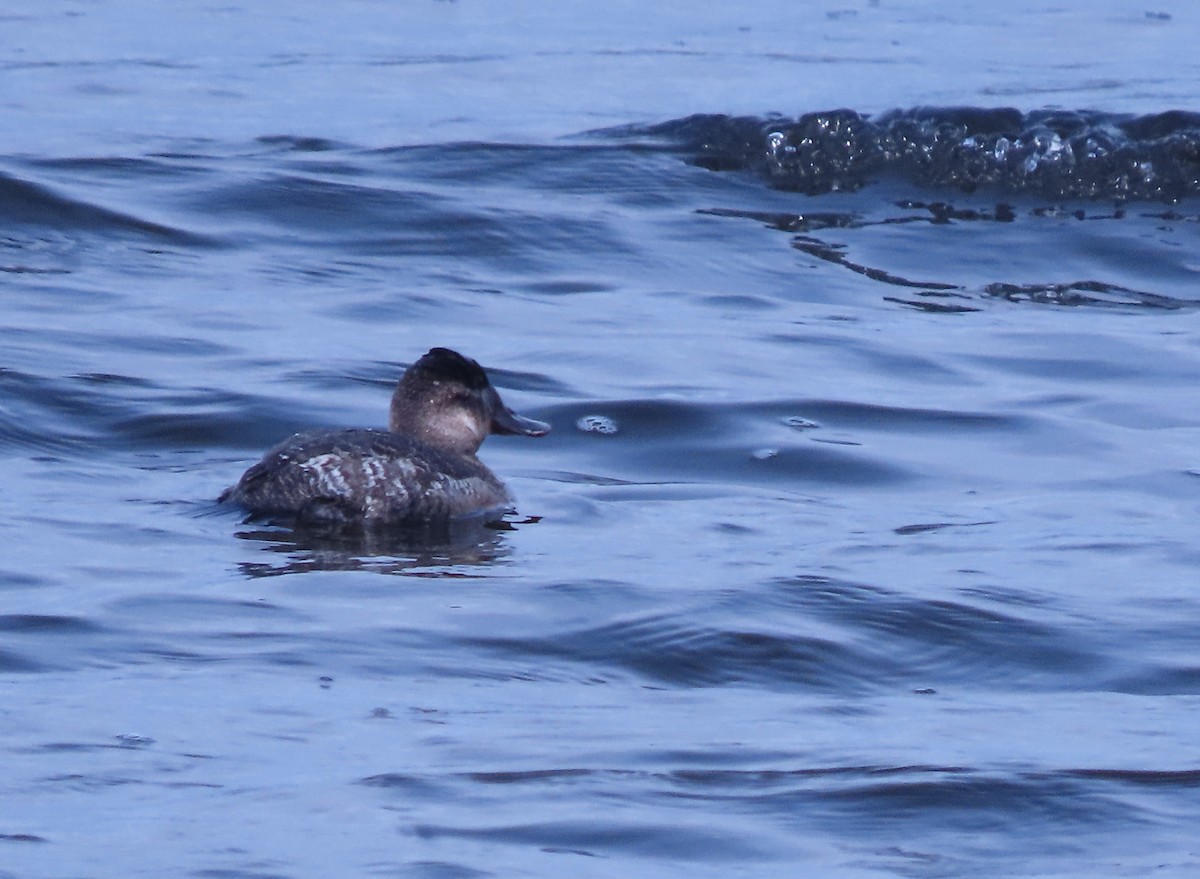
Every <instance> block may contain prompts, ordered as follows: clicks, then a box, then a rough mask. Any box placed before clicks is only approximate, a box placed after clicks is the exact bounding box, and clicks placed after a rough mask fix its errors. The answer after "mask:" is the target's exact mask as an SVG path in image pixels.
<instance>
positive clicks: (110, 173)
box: [25, 156, 213, 181]
mask: <svg viewBox="0 0 1200 879" xmlns="http://www.w3.org/2000/svg"><path fill="white" fill-rule="evenodd" d="M197 158H201V157H197ZM25 164H26V165H27V166H28V167H30V168H37V169H39V170H42V171H51V172H68V173H69V175H70V177H69V178H68V179H74V178H76V177H84V178H85V179H94V180H108V181H113V180H127V181H145V180H152V181H163V180H168V181H169V180H191V179H193V178H195V179H201V180H202V179H204V178H206V177H207V176H208V175H210V174H211V173H213V170H212V168H211V167H209V166H208V165H207V164H206V163H203V162H200V161H184V160H180V159H169V158H166V157H154V156H70V157H54V158H34V159H26V160H25Z"/></svg>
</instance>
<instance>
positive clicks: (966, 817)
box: [803, 772, 1152, 852]
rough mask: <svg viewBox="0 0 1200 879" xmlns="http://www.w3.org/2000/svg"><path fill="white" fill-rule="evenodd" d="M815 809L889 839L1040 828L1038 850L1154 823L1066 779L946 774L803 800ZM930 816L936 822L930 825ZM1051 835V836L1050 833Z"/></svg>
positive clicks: (1077, 845) (847, 827)
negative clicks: (928, 831)
mask: <svg viewBox="0 0 1200 879" xmlns="http://www.w3.org/2000/svg"><path fill="white" fill-rule="evenodd" d="M803 799H808V800H810V801H811V802H815V803H819V804H820V805H821V807H822V808H823V809H824V810H828V811H827V814H826V815H825V818H826V820H828V821H831V822H835V821H841V822H844V823H842V824H840V825H839V826H841V827H842V832H845V833H848V834H865V835H873V834H885V835H886V836H888V837H895V836H898V835H902V834H904V833H906V832H910V831H911V829H912V828H914V827H924V826H927V825H928V823H929V822H930V821H934V820H936V822H937V825H938V826H939V827H942V828H944V829H945V830H948V831H954V832H976V833H980V832H986V833H992V834H1000V835H1004V834H1007V833H1011V832H1016V831H1018V829H1019V828H1022V827H1029V826H1036V827H1039V828H1040V832H1039V834H1038V842H1037V844H1038V845H1039V846H1040V847H1041V846H1044V847H1048V848H1061V849H1073V850H1077V851H1080V852H1082V851H1083V850H1085V848H1086V846H1085V845H1084V843H1083V842H1082V841H1081V840H1073V839H1072V838H1071V837H1070V836H1069V835H1068V836H1066V837H1064V836H1062V834H1063V833H1064V832H1069V831H1074V832H1085V831H1089V830H1090V831H1091V832H1099V831H1103V830H1104V829H1105V828H1108V827H1111V826H1114V825H1116V824H1125V825H1127V826H1128V825H1133V826H1136V825H1139V824H1147V823H1149V822H1150V821H1151V820H1152V816H1151V815H1150V814H1148V813H1147V812H1146V811H1145V810H1143V809H1142V808H1140V807H1138V806H1137V805H1135V804H1133V803H1131V802H1130V801H1128V800H1124V799H1119V798H1117V797H1114V796H1109V795H1107V794H1105V793H1103V792H1101V791H1099V790H1097V789H1096V788H1095V787H1094V786H1093V785H1088V784H1084V783H1082V782H1081V781H1080V780H1078V779H1075V778H1072V777H1071V776H1069V775H1062V774H1058V773H1054V774H1046V775H1037V774H1034V775H1025V774H1015V775H1000V776H997V775H991V774H988V773H983V772H964V773H948V774H946V775H943V776H941V777H935V778H928V777H925V778H915V779H913V780H902V781H891V780H889V781H877V782H868V783H864V784H846V785H842V786H839V787H837V788H834V789H828V790H824V791H819V792H813V793H811V794H808V795H806V796H804V797H803ZM934 816H936V818H935V817H934ZM1056 830H1057V832H1055V831H1056Z"/></svg>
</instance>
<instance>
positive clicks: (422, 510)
mask: <svg viewBox="0 0 1200 879" xmlns="http://www.w3.org/2000/svg"><path fill="white" fill-rule="evenodd" d="M220 501H221V502H230V503H236V504H239V505H241V506H242V507H245V508H246V509H247V510H248V511H249V512H250V513H251V514H253V515H256V516H279V517H290V518H295V519H297V520H300V521H307V522H314V523H328V524H336V525H343V524H345V525H357V524H361V525H364V526H368V527H370V526H378V525H393V524H394V525H402V524H406V523H414V522H430V521H439V520H447V519H453V518H456V517H461V516H468V515H472V514H478V513H484V512H490V511H495V510H500V509H503V508H505V507H507V506H509V505H510V504H511V498H510V497H509V495H508V492H507V491H506V490H505V488H504V485H503V483H501V482H500V480H499V479H497V478H496V476H495V475H494V474H493V473H492V472H491V471H490V470H489V469H488V468H487V467H485V466H484V465H483V464H482V463H480V462H479V460H478V459H477V458H475V457H474V456H473V455H470V456H466V455H452V454H447V453H445V452H441V451H439V450H437V449H435V448H433V447H431V446H428V445H426V444H424V443H421V442H418V441H416V440H413V439H411V438H409V437H406V436H401V435H399V434H395V433H390V432H388V431H383V430H340V431H322V432H316V433H298V434H296V435H295V436H292V437H291V438H289V439H287V440H284V442H282V443H280V444H279V445H278V446H276V447H275V448H273V449H271V451H269V452H267V454H266V455H265V456H264V457H263V459H262V460H261V461H259V462H258V463H257V464H255V465H254V466H253V467H251V468H250V469H249V470H247V471H246V473H245V474H244V475H243V476H242V478H241V480H240V481H239V482H238V484H237V485H235V486H233V487H232V488H230V489H228V490H226V491H225V492H224V493H223V494H222V495H221V497H220Z"/></svg>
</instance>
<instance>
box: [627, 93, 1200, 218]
mask: <svg viewBox="0 0 1200 879" xmlns="http://www.w3.org/2000/svg"><path fill="white" fill-rule="evenodd" d="M612 134H613V135H615V136H618V137H625V138H628V137H631V136H634V137H636V136H638V135H640V136H643V137H645V136H650V137H654V138H661V139H662V140H664V141H668V142H671V143H674V144H676V145H677V146H678V148H679V149H682V150H684V151H686V152H688V153H689V154H690V160H691V161H692V162H694V163H695V164H697V165H700V166H701V167H704V168H708V169H710V170H713V171H736V170H753V171H756V172H758V173H760V174H762V175H763V176H764V177H765V178H766V179H767V180H769V181H770V183H771V184H772V185H773V186H776V187H779V188H781V189H789V190H796V191H799V192H804V193H808V194H818V193H825V192H833V191H848V190H856V189H860V188H862V187H863V186H866V185H868V184H869V183H870V182H871V181H872V180H874V179H877V178H879V177H881V176H886V175H895V176H898V177H902V178H904V179H906V180H909V181H911V182H913V183H916V184H918V185H921V186H929V187H954V188H957V189H961V190H963V191H967V192H971V191H974V190H976V189H981V188H989V189H995V190H999V191H1004V192H1030V193H1034V194H1037V195H1041V196H1044V197H1049V198H1055V199H1061V198H1107V199H1117V200H1160V201H1175V200H1178V199H1181V198H1184V197H1186V196H1189V195H1195V194H1197V193H1200V114H1197V113H1191V112H1186V111H1180V110H1174V111H1167V112H1164V113H1157V114H1151V115H1145V116H1131V115H1127V114H1115V113H1104V112H1098V111H1071V110H1037V111H1033V112H1030V113H1022V112H1020V111H1018V110H1016V109H1013V108H1007V107H1004V108H986V107H919V108H916V109H911V110H893V111H890V112H887V113H883V114H880V115H878V116H875V117H871V116H866V115H862V114H860V113H857V112H855V111H853V110H829V111H823V112H815V113H808V114H805V115H803V116H800V117H798V118H794V119H793V118H787V117H783V116H776V117H768V118H761V119H759V118H750V117H740V118H736V117H728V116H715V115H708V116H706V115H698V116H689V117H687V118H685V119H678V120H673V121H670V122H665V123H662V124H659V125H655V126H649V127H646V128H643V129H640V130H639V129H628V128H626V129H618V130H615V131H613V132H612Z"/></svg>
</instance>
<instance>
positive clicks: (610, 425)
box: [575, 415, 617, 435]
mask: <svg viewBox="0 0 1200 879" xmlns="http://www.w3.org/2000/svg"><path fill="white" fill-rule="evenodd" d="M575 426H576V427H577V428H579V429H580V430H582V431H583V432H584V433H601V434H606V435H611V434H614V433H616V432H617V422H615V421H613V420H612V419H611V418H609V417H608V416H607V415H584V416H583V417H582V418H580V419H579V420H578V421H576V422H575Z"/></svg>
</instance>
